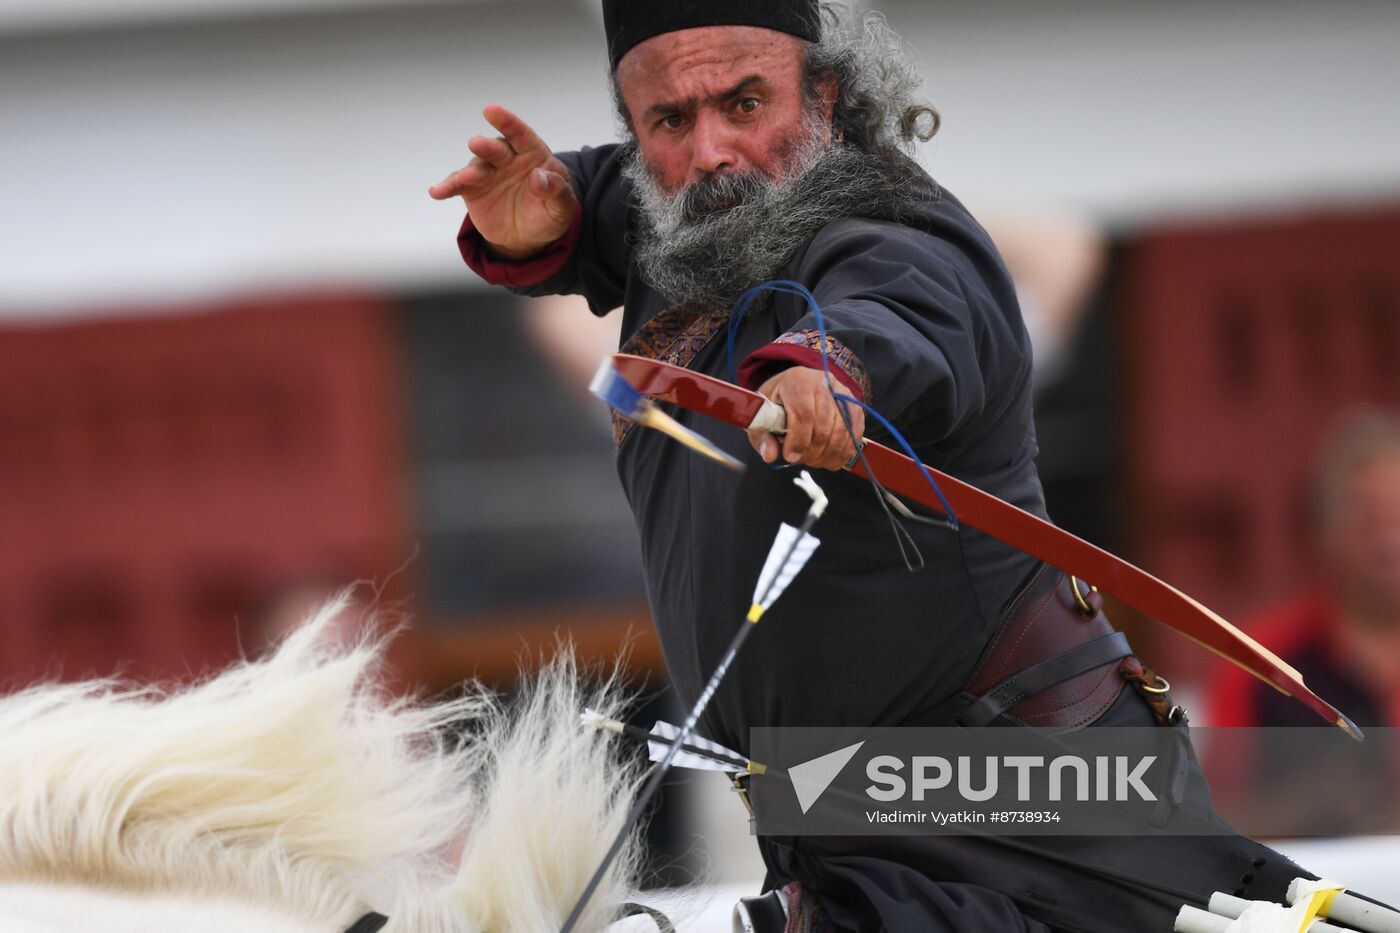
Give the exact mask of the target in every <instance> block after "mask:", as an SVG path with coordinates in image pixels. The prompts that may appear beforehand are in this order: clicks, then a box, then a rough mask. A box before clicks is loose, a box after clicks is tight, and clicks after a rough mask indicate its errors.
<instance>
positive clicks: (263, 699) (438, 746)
mask: <svg viewBox="0 0 1400 933" xmlns="http://www.w3.org/2000/svg"><path fill="white" fill-rule="evenodd" d="M344 608H345V601H344V600H343V599H342V600H341V601H339V602H334V603H332V604H331V605H329V606H327V607H326V608H325V609H323V610H322V611H321V612H319V613H318V614H317V615H316V616H315V617H313V618H312V619H311V620H310V621H309V622H308V623H307V624H306V625H305V626H303V627H302V628H301V629H299V630H298V631H296V632H294V633H292V634H291V635H290V636H289V637H288V638H287V639H286V640H285V641H284V642H283V643H282V645H281V646H280V647H279V648H278V649H277V650H276V652H275V653H273V654H272V655H271V656H269V657H268V658H266V659H264V660H260V661H255V662H248V663H244V664H241V665H239V666H236V667H234V668H232V669H230V670H228V671H226V672H225V673H222V674H220V675H218V676H217V677H214V678H212V679H210V680H208V681H206V682H204V683H200V684H197V685H195V686H191V687H188V688H184V689H179V690H173V691H165V690H160V689H157V688H153V687H132V686H123V685H120V684H118V683H115V682H112V681H97V682H88V683H80V684H72V685H53V684H50V685H42V686H37V687H32V688H30V689H27V690H24V691H23V692H20V693H17V694H14V695H11V696H8V697H5V698H3V699H0V929H3V930H5V931H9V933H56V931H78V930H83V931H88V930H99V929H100V930H102V931H104V933H136V931H141V933H166V931H171V933H173V931H181V933H188V931H207V933H234V931H237V933H249V931H266V933H343V931H347V930H351V929H355V930H356V931H357V933H358V931H361V930H363V931H372V930H376V929H379V928H380V927H381V920H380V918H375V917H366V915H367V914H370V913H371V912H377V913H379V914H383V915H386V916H387V917H388V922H387V925H382V929H383V931H384V933H396V931H403V933H408V931H412V933H515V931H519V933H527V931H528V933H540V931H547V930H557V929H558V928H559V927H560V925H561V924H562V922H563V920H564V918H565V917H566V916H567V915H568V912H569V910H570V908H571V907H572V906H573V903H574V901H575V899H576V898H577V897H578V895H579V893H580V892H581V891H582V890H583V888H584V886H585V884H586V883H587V881H588V878H589V876H590V874H591V873H592V872H593V870H594V868H595V867H596V866H597V865H598V863H599V861H600V859H601V857H602V855H603V853H604V851H605V850H606V849H607V847H608V844H609V843H610V842H611V841H612V839H613V837H614V836H615V834H616V833H617V832H618V830H619V829H620V827H621V826H622V824H623V821H624V818H625V816H626V813H627V809H628V806H629V804H630V802H631V799H632V797H633V794H634V793H635V790H636V785H637V777H638V772H637V769H636V768H634V767H629V766H628V765H627V763H626V762H625V761H624V756H623V754H622V752H621V751H620V750H619V749H618V748H617V747H616V746H615V745H614V744H612V743H614V742H615V741H616V737H613V738H609V736H608V734H607V733H602V732H598V731H595V730H585V729H583V728H581V727H580V724H579V713H580V711H581V710H582V709H583V708H584V707H585V706H587V707H592V708H594V709H598V710H600V711H603V712H605V714H606V715H616V713H617V712H618V710H619V707H620V705H621V699H620V695H619V691H618V689H617V688H616V686H615V685H613V684H607V685H604V686H602V687H594V688H590V687H585V686H583V685H582V683H581V681H580V679H579V678H578V677H577V671H576V669H575V665H574V662H573V660H572V659H571V657H570V656H569V655H568V654H567V653H561V654H560V656H559V658H557V659H556V660H555V661H554V662H553V663H552V664H551V665H550V666H549V667H548V669H547V670H546V671H545V672H544V673H543V674H542V675H541V676H540V677H539V678H538V679H537V680H536V681H535V682H534V683H533V684H532V685H531V686H529V687H528V688H526V689H525V691H524V692H523V694H522V698H521V701H520V703H519V704H518V705H517V706H515V707H514V708H513V709H512V710H511V711H510V712H507V711H506V709H505V708H504V706H503V705H502V704H501V703H500V702H499V701H497V700H495V699H493V698H492V697H490V696H489V695H488V694H486V693H485V692H483V691H481V690H474V691H473V692H472V693H470V695H468V696H467V697H465V698H463V699H459V700H455V701H451V702H445V703H439V704H436V705H428V706H423V705H415V704H413V703H411V702H408V701H404V700H401V699H394V698H391V697H388V696H386V695H384V693H383V691H382V690H381V689H380V686H379V683H380V682H379V679H378V675H377V672H378V670H379V662H380V659H381V654H382V649H383V647H384V644H383V641H382V640H363V641H361V642H359V643H357V644H354V645H350V646H337V645H336V644H335V641H336V640H335V639H333V638H331V637H329V632H330V629H331V627H332V624H333V622H334V619H335V616H336V614H337V613H339V612H341V611H342V610H343V609H344ZM464 721H465V723H466V732H465V735H466V738H460V739H459V738H457V737H456V736H459V735H461V734H462V733H461V732H460V731H459V732H455V733H454V732H453V731H452V729H458V730H460V728H461V726H462V724H463V722H464ZM637 864H638V846H637V845H636V844H635V843H634V844H633V845H631V846H630V847H629V849H628V851H626V852H624V853H623V856H622V857H621V858H620V859H619V860H618V862H617V863H616V865H615V867H614V868H613V869H612V871H611V872H610V873H609V875H608V877H607V878H606V880H605V882H604V883H603V885H602V886H601V887H600V888H599V891H598V893H597V895H595V896H594V897H593V898H592V900H591V902H590V905H589V907H588V910H587V913H586V914H585V916H584V919H583V922H582V923H581V925H580V927H579V929H581V930H602V929H604V928H606V927H607V926H608V924H609V923H610V921H611V920H612V919H614V918H615V917H616V916H617V910H618V906H619V905H620V904H621V903H622V901H623V900H624V899H625V896H626V894H627V892H628V891H629V890H630V889H631V888H632V885H633V882H634V881H635V875H636V870H637Z"/></svg>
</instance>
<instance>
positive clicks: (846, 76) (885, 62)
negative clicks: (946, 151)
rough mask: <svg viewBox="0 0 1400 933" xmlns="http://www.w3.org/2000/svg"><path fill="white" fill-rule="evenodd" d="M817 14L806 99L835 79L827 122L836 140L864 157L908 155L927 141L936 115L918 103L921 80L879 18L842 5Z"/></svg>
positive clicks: (824, 5)
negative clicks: (894, 151)
mask: <svg viewBox="0 0 1400 933" xmlns="http://www.w3.org/2000/svg"><path fill="white" fill-rule="evenodd" d="M820 12H821V18H822V35H821V39H819V40H818V41H816V42H809V43H808V44H807V65H806V73H805V76H806V84H807V94H808V97H809V98H811V97H813V96H814V95H815V94H816V88H817V85H818V84H820V83H821V82H822V81H823V80H824V79H826V78H827V77H828V76H830V77H834V78H835V79H836V85H837V88H838V92H837V98H836V108H835V111H834V112H833V114H832V123H833V125H834V126H835V128H836V130H837V131H838V133H839V134H840V136H841V138H843V139H844V140H845V142H846V143H848V144H849V145H853V146H855V147H856V148H858V149H861V150H863V151H865V152H879V151H880V150H891V149H897V150H901V151H904V152H908V151H910V150H911V149H912V148H913V146H914V144H915V142H916V141H918V142H927V141H928V140H930V139H932V138H933V136H934V134H935V133H937V132H938V127H939V125H940V123H941V120H940V118H939V116H938V111H937V110H934V109H933V106H932V105H931V104H929V103H927V102H925V101H923V100H920V99H919V98H918V94H919V91H920V90H921V89H922V87H923V76H922V75H920V74H919V69H918V66H917V65H915V64H914V62H913V60H912V58H911V56H910V52H909V48H908V47H907V46H906V45H905V44H904V40H903V39H901V38H900V36H899V34H898V33H897V32H895V31H894V30H893V29H891V28H890V24H889V23H888V22H886V20H885V17H884V15H883V14H881V13H874V12H871V13H865V14H862V15H857V14H856V13H855V12H854V11H853V10H852V8H851V6H850V5H849V4H847V3H844V2H841V0H822V2H821V4H820Z"/></svg>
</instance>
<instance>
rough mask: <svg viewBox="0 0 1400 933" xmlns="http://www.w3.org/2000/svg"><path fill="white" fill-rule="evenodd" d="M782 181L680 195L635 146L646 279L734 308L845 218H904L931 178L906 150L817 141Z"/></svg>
mask: <svg viewBox="0 0 1400 933" xmlns="http://www.w3.org/2000/svg"><path fill="white" fill-rule="evenodd" d="M795 156H796V157H795V159H793V160H792V167H791V168H790V169H789V170H788V171H787V172H786V173H785V174H784V175H783V176H782V177H780V178H777V179H773V178H770V177H768V176H767V175H764V174H761V173H752V174H745V175H712V176H709V177H708V178H705V179H703V180H701V181H698V182H696V183H694V184H692V185H690V186H688V187H686V188H684V189H682V190H681V191H679V192H677V193H676V194H674V195H670V194H666V193H665V192H664V191H662V190H661V189H660V187H659V186H658V185H657V183H656V181H655V179H654V178H653V177H652V174H651V172H650V171H649V170H648V169H647V167H646V165H645V164H644V163H643V161H642V159H641V158H639V157H638V155H637V150H636V147H635V146H631V145H629V147H628V150H627V152H626V156H625V158H624V159H623V169H622V171H623V175H624V176H625V177H626V178H627V179H628V180H629V181H631V182H632V186H633V192H634V197H635V201H636V206H637V209H638V217H639V221H640V229H639V231H638V238H637V241H636V243H635V244H634V246H633V253H632V258H633V259H635V260H636V262H637V266H638V269H639V271H640V272H641V275H642V279H643V280H644V281H645V282H646V283H647V284H648V285H650V286H651V287H652V288H653V289H655V290H656V291H658V292H660V293H661V294H662V295H663V296H665V297H666V299H667V300H668V301H671V302H673V303H674V304H676V305H677V306H680V307H682V308H685V309H691V310H700V309H712V308H727V307H730V306H732V305H733V304H734V302H735V301H737V300H738V298H739V296H740V295H742V294H743V293H744V292H745V291H747V290H748V289H750V288H752V287H753V286H755V285H759V284H762V283H763V282H767V281H770V280H772V279H774V278H778V277H779V275H780V273H781V272H782V270H783V268H784V267H785V266H786V265H787V264H788V262H789V260H791V258H792V257H793V255H794V254H796V252H797V251H798V249H800V248H801V247H802V246H803V244H805V243H806V242H807V241H808V240H809V239H810V238H811V237H812V235H813V234H815V233H816V232H817V231H818V230H820V229H821V228H822V227H824V226H826V224H828V223H830V222H831V221H833V220H835V219H837V218H839V217H852V216H860V217H871V218H876V219H886V220H899V219H901V218H903V217H906V216H908V214H909V210H910V208H911V206H912V201H914V200H915V199H918V198H921V197H929V196H930V195H931V193H932V191H933V188H932V186H931V184H930V181H929V179H928V177H927V176H926V175H924V174H923V172H922V171H921V170H920V169H919V168H918V166H917V165H916V164H915V163H914V162H913V161H912V160H911V159H909V158H908V157H907V156H905V155H903V154H902V153H899V152H888V153H867V152H863V151H861V150H859V149H856V148H854V147H852V146H846V145H842V144H840V143H836V144H831V145H825V144H818V143H813V142H812V141H811V137H809V138H808V141H807V142H806V143H804V144H802V145H801V146H800V147H799V149H798V151H797V152H796V153H795Z"/></svg>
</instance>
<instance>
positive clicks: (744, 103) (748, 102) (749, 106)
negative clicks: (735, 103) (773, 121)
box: [739, 97, 758, 113]
mask: <svg viewBox="0 0 1400 933" xmlns="http://www.w3.org/2000/svg"><path fill="white" fill-rule="evenodd" d="M757 109H758V98H757V97H745V98H744V99H743V100H741V101H739V112H740V113H753V112H754V111H755V110H757Z"/></svg>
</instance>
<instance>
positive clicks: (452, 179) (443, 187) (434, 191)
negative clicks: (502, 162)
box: [428, 158, 496, 201]
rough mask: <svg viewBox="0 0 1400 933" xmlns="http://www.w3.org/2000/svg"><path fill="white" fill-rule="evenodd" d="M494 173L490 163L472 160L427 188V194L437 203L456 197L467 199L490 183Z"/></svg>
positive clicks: (494, 170)
mask: <svg viewBox="0 0 1400 933" xmlns="http://www.w3.org/2000/svg"><path fill="white" fill-rule="evenodd" d="M495 172H496V169H495V167H494V166H492V165H491V164H490V163H488V162H486V161H484V160H482V159H479V158H478V159H472V160H471V162H469V163H468V164H467V165H466V166H465V167H464V168H460V169H458V170H457V171H455V172H453V173H452V174H451V175H448V176H447V177H446V178H444V179H443V180H442V181H440V182H438V183H437V184H435V185H433V186H432V187H431V188H429V189H428V194H430V195H431V196H432V197H434V198H437V199H438V200H439V201H441V200H443V199H445V198H451V197H456V196H457V195H463V196H468V197H469V196H471V194H472V193H473V192H474V191H476V190H477V189H479V188H480V187H481V186H482V185H484V184H485V183H486V182H488V181H490V179H491V176H492V175H493V174H495Z"/></svg>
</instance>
